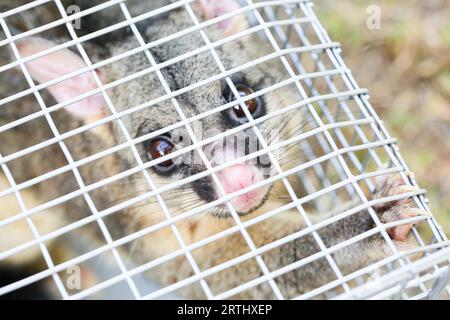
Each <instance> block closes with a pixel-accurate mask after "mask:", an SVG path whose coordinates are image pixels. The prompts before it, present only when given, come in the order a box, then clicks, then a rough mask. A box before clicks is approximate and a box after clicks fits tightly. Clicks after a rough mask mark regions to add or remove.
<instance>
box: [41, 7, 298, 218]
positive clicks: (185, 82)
mask: <svg viewBox="0 0 450 320" xmlns="http://www.w3.org/2000/svg"><path fill="white" fill-rule="evenodd" d="M225 2H227V3H228V2H230V6H229V7H227V6H224V3H225ZM234 6H235V3H234V1H223V2H221V7H220V8H217V7H214V6H213V5H211V4H210V3H209V2H208V1H201V6H200V14H203V15H204V16H207V17H213V16H216V15H217V13H215V12H217V11H220V12H222V11H226V10H227V9H230V10H231V9H235V7H234ZM222 13H224V12H222ZM191 26H192V20H191V18H190V17H189V16H188V15H187V13H186V12H184V11H175V12H173V13H171V14H170V15H169V16H168V17H167V18H164V19H163V20H160V21H158V22H157V23H155V24H152V25H151V26H149V27H148V28H147V29H146V32H145V34H144V38H145V41H146V42H147V43H148V42H152V41H156V40H158V39H161V38H164V37H166V36H170V35H172V34H174V33H176V32H178V31H179V30H183V29H186V28H188V27H191ZM239 26H240V27H239ZM240 28H245V27H244V24H243V21H242V20H239V19H238V18H235V19H230V20H228V21H224V22H223V23H221V24H219V25H218V26H217V28H216V30H209V32H208V38H209V40H210V41H211V42H214V41H217V40H218V39H220V38H223V37H224V34H225V35H226V34H229V33H230V32H236V31H239V30H240ZM133 41H135V40H134V38H133V37H132V36H131V37H130V38H129V39H127V40H125V41H123V43H121V44H120V45H115V46H112V49H111V51H112V52H111V53H112V56H115V55H116V54H118V53H120V52H124V51H127V50H130V49H132V48H133V45H132V43H133ZM205 45H206V43H205V39H204V38H203V37H202V36H201V34H200V33H199V32H198V31H197V32H193V33H189V34H187V35H184V36H182V37H179V38H176V39H173V40H170V41H168V42H164V43H162V44H160V45H158V46H154V47H151V48H150V49H149V51H148V52H147V53H138V54H136V55H133V56H131V57H130V58H128V59H125V60H123V61H120V63H116V64H114V65H111V66H109V67H108V68H107V69H106V70H107V71H103V72H102V76H103V77H105V78H109V79H107V81H114V80H117V79H122V78H123V77H125V76H127V75H130V74H133V73H136V72H138V71H141V70H145V69H148V68H151V67H152V66H153V65H154V63H156V64H165V63H166V62H168V61H169V62H170V61H171V60H172V59H177V57H180V56H182V55H184V54H186V53H189V52H193V51H194V50H197V49H198V48H201V47H204V46H205ZM265 45H266V44H264V43H262V41H260V40H258V39H256V38H255V39H252V40H249V39H248V38H246V39H245V41H243V40H238V41H233V42H229V43H225V44H222V45H220V46H218V47H216V48H215V52H214V53H212V52H210V51H209V50H207V51H204V52H202V53H199V54H196V55H191V56H189V57H188V58H185V59H182V60H180V61H177V62H175V63H167V64H166V66H165V67H163V68H160V69H157V70H156V71H153V72H151V73H149V74H145V75H144V76H141V77H139V78H137V79H134V80H133V81H130V82H126V83H124V84H121V85H119V86H116V87H113V88H112V89H111V90H110V91H108V96H109V98H110V99H111V102H112V104H113V105H114V107H115V108H116V110H117V111H118V112H121V111H124V110H127V109H130V108H133V107H137V106H143V105H145V104H146V103H149V102H152V101H156V102H153V103H150V105H149V106H146V107H143V108H141V109H140V110H139V112H133V113H131V114H129V115H127V116H126V117H123V118H122V121H123V124H124V125H125V127H126V128H127V131H128V132H129V134H130V136H131V137H132V138H139V137H142V136H151V137H150V138H148V139H146V140H145V141H143V142H142V143H140V144H138V145H136V147H137V150H138V152H139V155H140V158H141V160H142V162H143V163H144V164H146V163H148V162H151V161H153V163H154V164H153V165H152V166H150V167H149V168H148V169H147V171H146V172H147V175H148V176H149V177H150V179H151V181H152V182H153V183H154V184H155V186H156V187H163V186H166V185H168V184H171V183H174V182H176V181H178V180H182V179H185V178H189V177H192V176H194V175H198V176H199V177H198V178H197V179H195V180H193V181H190V182H188V183H186V184H184V185H182V186H180V187H176V188H174V189H172V190H170V191H167V192H165V193H163V194H161V196H162V198H163V199H164V200H165V203H166V204H167V206H168V209H169V210H170V211H171V213H172V214H176V213H180V212H184V211H187V210H189V209H190V208H193V207H196V206H199V205H201V204H204V203H210V202H213V201H215V200H217V199H219V198H221V197H222V196H223V195H229V194H234V193H236V192H240V191H241V190H243V189H245V188H249V187H250V188H251V186H252V185H255V184H258V183H261V182H263V181H264V180H265V178H267V177H268V176H270V175H271V174H272V173H273V170H274V169H273V165H272V163H271V160H270V158H269V156H268V155H267V153H261V154H259V155H258V156H250V157H249V158H248V159H246V160H238V159H239V158H242V157H245V156H248V155H251V154H253V153H255V152H258V151H260V150H261V149H262V144H261V140H259V138H258V137H257V134H256V132H257V131H255V127H256V128H257V130H258V132H259V133H260V134H261V135H262V136H263V138H264V139H265V140H267V138H268V137H267V133H268V132H269V133H273V130H272V129H273V127H272V126H273V125H271V124H270V123H269V121H265V122H262V123H261V124H258V125H256V126H255V127H252V126H248V127H246V128H242V130H236V129H237V128H239V127H241V126H243V127H245V125H246V124H247V123H248V122H249V121H250V119H249V115H250V117H251V118H252V119H259V118H261V117H264V116H265V115H266V114H267V113H269V112H273V111H275V110H277V109H278V108H279V106H278V102H280V101H281V100H283V99H284V100H285V99H288V97H290V96H291V94H290V93H288V92H285V93H284V94H282V93H280V92H278V93H270V92H269V93H268V94H266V95H260V96H258V95H255V96H254V97H253V98H251V99H248V100H246V101H245V102H243V104H237V105H234V106H232V107H228V108H222V110H220V111H219V112H211V111H212V110H215V109H217V108H221V107H222V106H224V105H226V104H228V103H232V102H233V101H236V99H237V96H239V97H241V98H243V99H246V97H247V96H249V95H253V94H254V93H255V92H257V91H259V90H260V89H262V88H265V87H267V86H268V85H269V84H273V83H274V82H276V80H277V79H279V78H280V75H279V74H278V72H277V71H276V70H275V69H273V68H267V65H264V66H259V65H256V66H253V67H252V68H246V69H243V70H240V71H239V72H234V73H232V74H230V75H229V76H228V78H227V77H220V79H219V78H218V79H217V80H215V81H212V82H208V83H206V84H204V85H197V84H199V83H201V81H203V80H205V79H208V78H211V77H214V76H217V75H219V74H221V73H223V72H224V71H225V70H230V69H233V68H235V67H238V66H241V65H244V64H245V63H246V62H248V61H251V60H252V59H253V57H254V55H255V52H257V51H261V50H264V49H263V47H264V46H265ZM64 54H66V55H68V53H67V52H66V53H64ZM72 55H73V54H72ZM215 55H216V56H215ZM64 58H65V59H66V60H67V59H68V56H66V57H64ZM217 58H218V59H217ZM71 59H72V60H76V58H75V57H73V56H71ZM152 60H154V61H152ZM218 61H219V63H218ZM66 65H74V63H72V64H66ZM36 69H38V70H41V68H36ZM37 73H38V74H39V72H37ZM38 74H36V75H33V77H35V78H37V77H38ZM41 77H42V76H41ZM37 80H38V81H40V82H42V80H44V79H42V80H41V79H37ZM78 80H79V81H78V83H77V84H75V83H72V85H73V86H80V84H79V83H80V82H82V83H83V84H84V85H85V86H87V87H91V88H92V87H93V88H95V85H94V84H92V79H91V78H90V77H89V76H87V78H85V79H78ZM230 84H231V85H230ZM70 90H72V91H73V88H72V89H70ZM70 90H69V89H68V88H67V87H60V88H56V90H54V92H52V94H53V96H54V97H55V98H56V100H58V101H64V99H67V98H70V97H71V96H76V95H78V94H80V93H83V92H84V91H88V90H85V89H84V88H82V89H78V90H77V92H70V93H68V92H67V91H70ZM179 91H182V93H181V94H179V95H176V97H175V98H173V99H170V98H167V99H164V100H163V101H161V100H162V99H161V97H164V96H167V95H169V94H172V93H174V92H179ZM94 99H95V100H94ZM91 100H93V101H85V102H84V104H83V105H75V106H72V109H71V110H69V111H72V112H73V113H74V115H76V116H78V117H85V118H88V117H91V116H92V114H94V116H95V115H96V114H97V113H98V110H99V109H100V110H101V109H102V108H104V104H105V102H104V101H103V100H102V98H101V97H98V96H93V97H92V98H91ZM244 106H245V109H244ZM204 113H208V116H206V117H201V118H198V120H196V121H191V122H189V127H187V126H186V125H179V124H180V123H181V122H182V121H185V119H192V118H194V119H195V118H196V117H198V116H199V115H202V114H204ZM112 130H113V133H112V135H113V136H114V139H115V141H116V143H124V142H126V141H127V140H126V138H125V137H124V135H123V133H122V132H121V128H120V126H119V125H118V124H117V122H116V121H114V123H113V126H112ZM231 130H233V131H231ZM227 132H232V133H231V134H228V135H227V137H226V138H224V137H223V133H227ZM206 139H212V140H211V142H209V143H203V144H202V141H204V140H206ZM195 144H200V146H194V145H195ZM186 148H187V149H189V150H188V151H185V152H179V154H178V155H177V156H172V155H173V154H175V153H176V152H178V151H179V150H181V149H186ZM205 160H206V161H205ZM120 161H121V162H123V163H129V164H132V163H135V158H134V155H133V154H132V153H131V152H130V153H129V154H128V155H126V156H123V157H122V158H121V159H120ZM155 161H156V163H155ZM230 162H233V163H232V164H230ZM226 164H229V165H227V166H225V165H226ZM218 166H223V168H221V169H217V170H216V179H214V178H213V177H212V176H211V175H210V174H208V175H206V174H204V175H202V173H203V172H205V171H206V170H208V169H211V168H212V169H213V170H214V169H215V168H216V167H218ZM126 189H127V190H123V192H129V193H133V194H137V193H145V192H148V191H150V190H151V188H150V186H149V183H148V177H145V176H144V175H142V176H140V177H139V178H135V177H133V179H130V180H129V186H128V187H127V188H126ZM270 189H271V186H270V185H268V184H265V185H261V186H259V187H257V188H256V187H254V188H253V189H251V190H249V191H247V192H245V193H244V192H241V194H239V195H238V196H235V197H234V198H233V199H231V200H230V204H231V205H232V206H233V207H234V209H235V210H236V212H237V213H238V214H241V215H244V214H248V213H250V212H253V211H255V210H256V209H258V208H259V207H261V206H262V205H263V204H264V202H265V200H266V199H267V198H268V196H269V195H270ZM174 200H175V201H174ZM139 210H140V211H147V212H152V213H154V212H160V211H161V208H160V206H159V203H158V202H156V201H154V202H151V203H148V204H147V205H145V206H141V207H140V208H139ZM208 213H210V214H213V215H217V216H229V215H230V210H229V208H228V206H227V204H226V203H222V204H219V205H217V206H216V207H214V208H213V209H210V210H209V211H208Z"/></svg>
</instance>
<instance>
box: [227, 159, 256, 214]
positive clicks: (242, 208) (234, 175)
mask: <svg viewBox="0 0 450 320" xmlns="http://www.w3.org/2000/svg"><path fill="white" fill-rule="evenodd" d="M219 179H220V182H221V183H222V186H223V188H224V189H225V192H226V193H227V194H230V193H234V192H237V191H239V190H242V189H244V188H246V187H248V186H250V185H252V184H255V183H257V182H260V181H262V180H263V175H262V173H261V172H260V171H259V170H258V169H257V167H256V166H252V165H244V164H239V165H234V166H232V167H229V168H225V169H223V170H221V171H220V172H219ZM264 194H265V189H264V188H258V189H254V190H252V191H249V192H247V193H245V194H243V195H241V196H238V197H236V198H233V199H232V200H231V203H232V204H233V206H234V208H235V209H236V210H237V211H238V212H241V213H247V212H249V211H250V210H251V209H253V208H255V207H257V206H259V205H260V204H261V202H262V200H263V198H264Z"/></svg>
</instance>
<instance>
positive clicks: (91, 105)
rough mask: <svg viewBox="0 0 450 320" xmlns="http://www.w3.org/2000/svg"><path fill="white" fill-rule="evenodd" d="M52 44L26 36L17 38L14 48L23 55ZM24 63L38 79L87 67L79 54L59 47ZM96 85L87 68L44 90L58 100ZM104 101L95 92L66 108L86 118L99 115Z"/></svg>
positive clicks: (50, 46)
mask: <svg viewBox="0 0 450 320" xmlns="http://www.w3.org/2000/svg"><path fill="white" fill-rule="evenodd" d="M55 46H56V45H55V44H54V43H53V42H50V41H47V40H44V39H42V38H29V39H26V40H21V41H18V42H17V48H18V50H19V53H20V56H21V57H22V58H23V57H27V56H30V55H33V54H36V53H39V52H42V51H44V50H47V49H50V48H53V47H55ZM25 65H26V68H27V70H28V72H29V73H30V75H31V77H32V78H33V79H34V80H35V81H37V82H39V83H44V82H47V81H50V80H54V79H57V78H59V77H62V76H64V75H66V74H69V73H72V72H75V71H77V70H80V69H82V68H85V67H86V64H85V63H84V62H83V60H82V59H81V57H79V56H78V55H76V54H75V53H73V52H72V51H70V50H68V49H62V50H58V51H56V52H54V53H50V54H48V55H45V56H43V57H40V58H38V59H35V60H32V61H30V62H27V63H26V64H25ZM96 88H98V86H97V84H96V83H95V80H94V77H93V76H92V74H91V72H86V73H83V74H80V75H78V76H76V77H72V78H70V79H67V80H65V81H62V82H59V83H57V84H55V85H52V86H50V87H47V90H48V91H49V92H50V93H51V94H52V96H53V97H54V98H55V100H56V101H57V102H58V103H60V102H64V101H67V100H69V99H72V98H75V97H78V96H80V95H82V94H84V93H86V92H88V91H91V90H94V89H96ZM105 104H106V103H105V100H104V99H103V97H102V95H101V94H96V95H92V96H89V97H88V98H85V99H83V100H80V101H78V102H76V103H74V104H71V105H70V106H68V107H67V110H68V111H69V112H71V113H72V114H73V115H75V116H76V117H78V118H81V119H83V120H88V119H93V118H98V117H100V116H102V115H103V112H104V109H103V108H104V106H105Z"/></svg>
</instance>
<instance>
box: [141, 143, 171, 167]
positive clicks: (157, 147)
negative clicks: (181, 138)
mask: <svg viewBox="0 0 450 320" xmlns="http://www.w3.org/2000/svg"><path fill="white" fill-rule="evenodd" d="M174 148H175V147H174V145H173V143H172V142H170V140H169V139H167V138H165V137H157V138H154V139H152V140H149V141H148V142H147V143H146V149H147V155H148V158H149V160H155V159H158V158H161V157H163V156H166V155H168V154H170V153H172V151H173V149H174ZM173 167H174V162H173V160H172V159H169V160H166V161H163V162H161V163H158V164H157V165H155V167H154V168H155V169H156V170H157V171H160V172H167V171H169V170H171V169H172V168H173Z"/></svg>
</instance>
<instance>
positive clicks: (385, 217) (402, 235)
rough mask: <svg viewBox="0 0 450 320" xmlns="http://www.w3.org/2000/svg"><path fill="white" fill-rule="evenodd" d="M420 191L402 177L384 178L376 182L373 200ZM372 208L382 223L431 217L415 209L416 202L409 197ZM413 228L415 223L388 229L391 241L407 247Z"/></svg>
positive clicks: (425, 212)
mask: <svg viewBox="0 0 450 320" xmlns="http://www.w3.org/2000/svg"><path fill="white" fill-rule="evenodd" d="M419 190H420V189H419V188H417V187H415V186H411V185H407V184H405V182H404V181H403V179H402V178H400V177H395V176H391V175H389V176H382V177H380V178H378V180H377V181H376V188H375V191H374V193H373V195H372V197H371V198H372V199H373V200H374V199H380V198H384V197H389V196H394V195H401V194H405V193H410V192H414V191H419ZM372 207H373V209H374V210H375V211H376V212H377V214H378V216H379V218H380V220H381V222H382V223H390V222H394V221H399V220H403V219H407V218H412V217H417V216H431V214H430V213H429V212H427V211H425V210H422V209H419V208H415V207H414V201H413V200H412V198H411V197H407V196H405V197H403V198H401V199H399V200H394V201H389V202H383V203H380V204H376V205H374V206H372ZM412 227H413V223H407V224H401V225H398V226H396V227H393V228H389V229H387V232H388V234H389V236H390V237H391V239H392V240H394V241H395V242H396V243H397V244H399V247H407V246H406V239H407V237H408V234H409V232H410V231H411V229H412Z"/></svg>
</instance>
